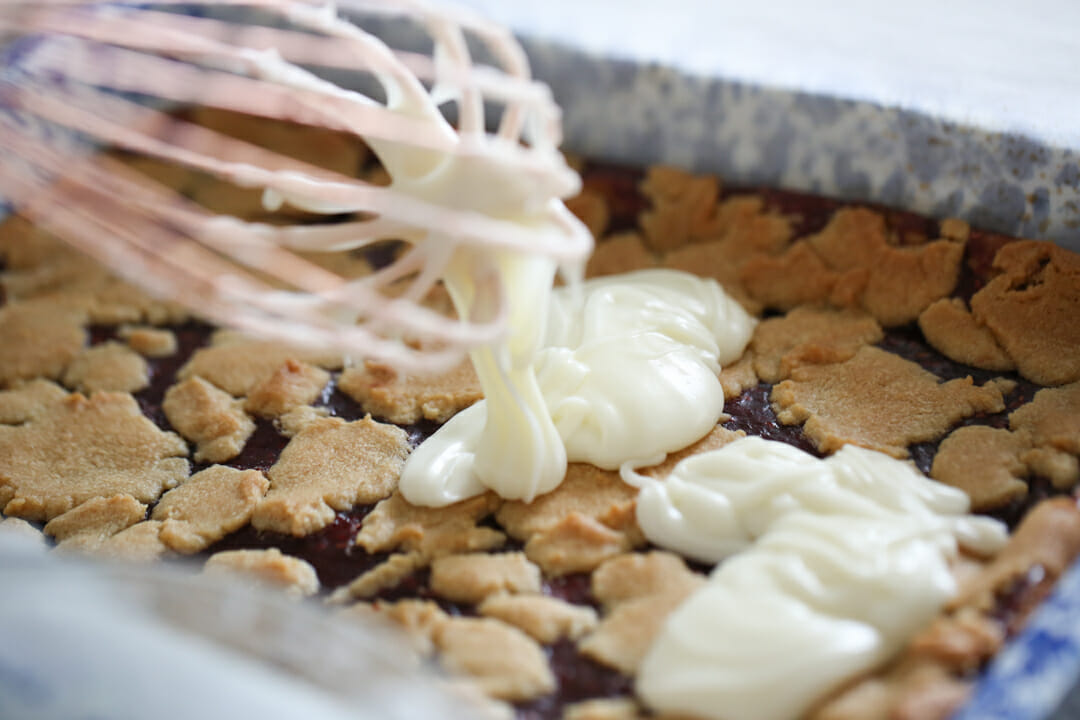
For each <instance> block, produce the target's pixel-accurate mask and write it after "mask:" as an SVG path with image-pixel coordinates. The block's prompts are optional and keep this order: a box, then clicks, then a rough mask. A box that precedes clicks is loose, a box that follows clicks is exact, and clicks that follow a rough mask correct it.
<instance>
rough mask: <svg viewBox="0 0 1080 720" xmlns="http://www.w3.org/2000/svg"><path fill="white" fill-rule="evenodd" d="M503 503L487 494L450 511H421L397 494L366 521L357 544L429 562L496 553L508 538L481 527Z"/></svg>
mask: <svg viewBox="0 0 1080 720" xmlns="http://www.w3.org/2000/svg"><path fill="white" fill-rule="evenodd" d="M500 503H501V500H500V499H499V498H498V496H497V495H495V494H493V493H485V494H483V495H480V496H478V497H474V498H469V499H468V500H462V501H461V502H457V503H454V504H453V505H448V506H447V507H442V508H428V507H417V506H414V505H410V504H409V503H408V502H406V501H405V498H403V497H402V496H401V493H400V492H395V493H394V494H393V495H391V496H390V497H388V498H387V499H385V500H383V501H381V502H380V503H379V504H378V505H376V506H375V509H374V510H372V511H371V513H369V514H368V516H367V517H365V518H364V522H363V525H362V527H361V528H360V532H359V533H358V534H357V536H356V544H357V545H360V546H361V547H363V548H364V549H365V550H367V551H368V552H371V553H375V552H386V551H390V550H404V551H409V552H418V553H420V554H421V555H423V556H424V557H425V558H434V557H438V556H440V555H448V554H452V553H464V552H476V551H479V550H493V549H495V548H498V547H501V546H502V545H503V543H505V542H506V536H505V535H503V534H502V533H501V532H499V531H498V530H494V529H492V528H489V527H481V526H479V525H478V524H477V523H479V522H480V521H481V520H483V519H484V518H486V517H488V516H489V515H491V514H492V513H493V512H495V510H496V509H497V508H498V507H499V504H500Z"/></svg>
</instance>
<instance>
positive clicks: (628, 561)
mask: <svg viewBox="0 0 1080 720" xmlns="http://www.w3.org/2000/svg"><path fill="white" fill-rule="evenodd" d="M704 583H705V577H704V576H702V575H698V574H697V573H694V572H692V571H690V570H689V569H688V568H687V567H686V564H685V563H684V562H683V561H682V558H680V557H679V556H677V555H674V554H672V553H668V552H661V551H654V552H650V553H645V554H639V553H634V554H628V555H621V556H619V557H616V558H614V559H611V560H609V561H607V562H606V563H604V564H603V565H602V566H600V567H599V568H598V569H597V570H596V572H594V573H593V576H592V590H593V596H595V597H596V599H597V600H599V601H600V603H601V605H602V607H603V616H602V618H601V620H600V624H599V625H598V626H597V628H596V630H595V631H593V632H592V633H590V634H589V635H587V636H585V637H584V638H583V639H582V640H581V642H580V644H579V647H580V648H581V652H582V654H584V655H585V656H587V657H590V658H592V659H593V660H596V661H597V662H600V663H603V664H605V665H608V666H610V667H613V668H615V669H617V670H619V671H621V672H623V673H626V674H627V675H633V674H634V673H635V672H636V671H637V668H638V665H639V664H640V663H641V661H642V659H643V658H644V657H645V654H646V653H647V652H648V650H649V647H650V646H651V645H652V641H653V639H654V638H655V637H656V635H657V633H659V632H660V629H661V627H662V626H663V623H664V620H665V619H666V618H667V616H668V615H669V614H671V612H672V611H673V610H675V608H676V607H678V606H679V605H680V604H681V603H682V602H683V601H684V600H685V599H686V598H687V597H689V596H690V594H691V593H693V592H694V591H695V590H697V589H698V588H700V587H701V586H702V585H704Z"/></svg>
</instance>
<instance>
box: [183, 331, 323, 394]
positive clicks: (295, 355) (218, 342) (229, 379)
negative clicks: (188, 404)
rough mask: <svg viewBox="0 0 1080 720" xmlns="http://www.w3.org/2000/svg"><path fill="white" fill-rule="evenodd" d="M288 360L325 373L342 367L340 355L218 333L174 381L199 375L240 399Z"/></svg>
mask: <svg viewBox="0 0 1080 720" xmlns="http://www.w3.org/2000/svg"><path fill="white" fill-rule="evenodd" d="M289 359H293V360H297V361H300V362H306V363H310V364H312V365H317V366H319V367H321V368H324V369H326V370H336V369H338V368H340V367H341V364H342V358H341V355H340V354H339V353H334V352H326V351H314V350H306V349H304V348H296V347H289V346H287V345H283V344H282V343H279V342H272V341H268V340H252V339H250V338H247V337H244V336H243V335H240V334H239V333H235V332H230V331H227V330H219V331H218V332H216V333H214V336H213V339H212V340H211V344H210V346H209V347H205V348H200V349H199V350H197V351H195V353H194V354H193V355H192V356H191V359H190V360H188V362H187V363H186V364H185V365H184V366H183V367H182V368H180V370H179V371H178V372H177V374H176V377H177V379H178V380H186V379H188V378H190V377H194V376H196V375H198V376H199V377H202V378H204V379H205V380H207V381H209V382H211V383H213V384H214V385H217V386H218V387H219V388H221V389H222V390H224V391H225V392H227V393H229V394H230V395H232V396H233V397H243V396H245V395H247V394H248V393H250V392H251V390H252V388H254V387H255V386H256V385H258V384H259V383H261V382H263V381H264V380H266V379H267V378H268V377H270V376H271V375H273V374H274V372H275V371H276V370H277V369H278V368H280V367H281V366H282V365H283V364H284V363H285V362H286V361H287V360H289Z"/></svg>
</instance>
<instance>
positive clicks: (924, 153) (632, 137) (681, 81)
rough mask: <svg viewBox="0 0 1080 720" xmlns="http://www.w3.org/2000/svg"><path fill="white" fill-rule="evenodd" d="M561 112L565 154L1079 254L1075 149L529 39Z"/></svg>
mask: <svg viewBox="0 0 1080 720" xmlns="http://www.w3.org/2000/svg"><path fill="white" fill-rule="evenodd" d="M523 44H524V46H525V49H526V52H527V53H528V55H529V58H530V61H531V63H532V66H533V71H534V74H535V75H536V77H537V78H539V79H541V80H543V81H545V82H547V83H548V84H549V85H550V86H551V88H552V90H553V93H554V95H555V99H556V100H557V101H558V103H559V104H560V106H561V107H562V108H563V124H564V131H565V137H566V146H567V147H568V148H570V149H572V150H574V151H575V152H580V153H581V154H583V155H586V156H588V157H595V158H599V159H605V160H613V161H618V162H625V163H628V164H633V165H650V164H655V163H670V164H674V165H678V166H681V167H684V168H687V169H689V170H693V171H697V172H705V173H715V174H718V175H720V176H721V177H722V178H724V179H725V180H726V181H729V182H732V183H736V184H740V185H761V186H769V187H778V188H784V189H788V190H798V191H804V192H812V193H816V194H821V195H826V196H829V197H833V198H837V199H841V200H850V201H863V202H873V203H880V204H883V205H887V206H891V207H896V208H901V209H905V210H910V211H913V212H916V213H919V214H923V215H929V216H931V217H936V218H945V217H960V218H962V219H964V220H967V221H968V222H970V223H971V224H972V225H973V226H975V227H979V228H983V229H986V230H992V231H996V232H1001V233H1005V234H1007V235H1014V236H1020V237H1031V238H1038V239H1045V240H1053V241H1055V242H1057V243H1059V244H1061V245H1063V246H1065V247H1069V248H1070V249H1072V250H1074V251H1078V252H1080V148H1072V147H1059V146H1053V145H1049V144H1046V143H1044V142H1040V141H1037V140H1035V139H1032V138H1029V137H1025V136H1023V135H1019V134H1009V133H1000V132H989V131H986V130H983V129H980V128H979V127H976V126H971V125H962V124H958V123H956V122H951V121H947V120H943V119H940V118H936V117H931V116H929V115H926V114H924V113H920V112H914V111H910V110H904V109H901V108H897V107H886V106H882V105H878V104H874V103H870V102H862V101H854V100H847V99H842V98H837V97H833V96H828V95H820V94H812V93H806V92H797V91H792V90H786V89H780V88H772V87H764V86H759V85H750V84H747V83H744V82H738V81H733V80H729V79H725V78H715V77H711V78H710V77H699V76H693V75H689V74H686V73H684V72H681V71H678V70H674V69H671V68H667V67H662V66H658V65H655V64H642V63H635V62H630V61H626V60H611V59H601V58H595V57H590V56H589V55H587V54H586V53H584V52H581V51H579V50H575V49H574V48H569V47H566V46H563V45H560V44H558V43H553V42H550V41H542V40H533V39H529V38H527V37H526V38H523Z"/></svg>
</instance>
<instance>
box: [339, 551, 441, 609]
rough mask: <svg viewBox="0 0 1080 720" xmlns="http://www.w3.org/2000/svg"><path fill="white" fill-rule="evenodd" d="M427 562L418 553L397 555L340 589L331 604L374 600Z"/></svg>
mask: <svg viewBox="0 0 1080 720" xmlns="http://www.w3.org/2000/svg"><path fill="white" fill-rule="evenodd" d="M426 564H427V560H426V559H425V558H424V556H423V555H421V554H420V553H417V552H411V553H396V554H394V555H391V556H390V557H388V558H387V559H386V560H384V561H383V562H381V563H379V564H378V565H376V566H375V567H373V568H371V569H370V570H368V571H367V572H365V573H364V574H363V575H361V576H360V577H358V578H356V579H355V580H353V581H352V582H350V583H349V584H348V585H346V586H345V587H341V588H338V589H337V590H335V591H334V592H333V594H332V595H331V596H330V602H333V603H343V602H347V601H348V600H353V599H362V598H372V597H375V596H376V595H378V594H379V593H380V592H382V591H383V590H389V589H390V588H393V587H397V586H398V585H399V584H400V583H401V581H402V580H404V579H405V578H407V577H408V576H409V575H412V574H413V573H414V572H416V571H417V570H419V569H420V568H422V567H424V565H426Z"/></svg>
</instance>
